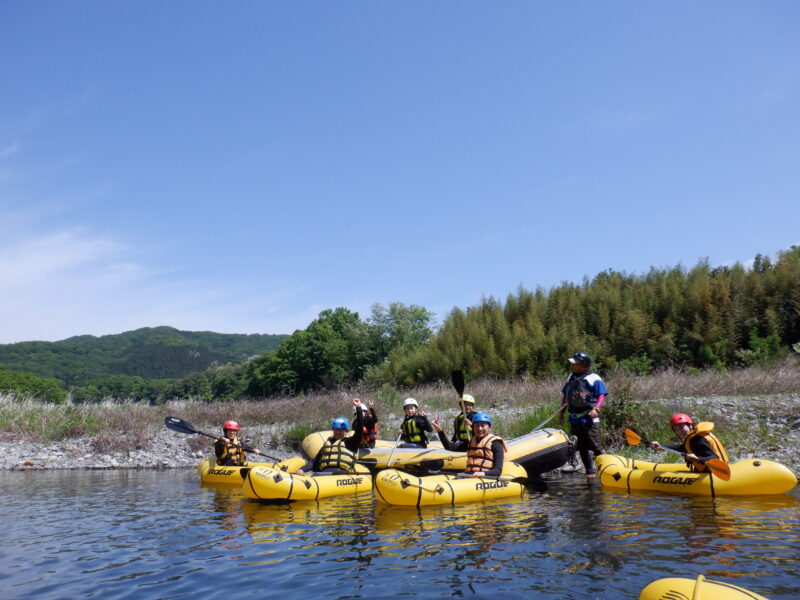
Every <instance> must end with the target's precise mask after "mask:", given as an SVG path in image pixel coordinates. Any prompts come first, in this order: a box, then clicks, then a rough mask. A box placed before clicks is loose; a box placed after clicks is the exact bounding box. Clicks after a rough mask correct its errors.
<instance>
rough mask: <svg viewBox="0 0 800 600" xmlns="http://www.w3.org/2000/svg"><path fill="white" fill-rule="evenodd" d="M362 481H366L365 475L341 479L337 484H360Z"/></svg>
mask: <svg viewBox="0 0 800 600" xmlns="http://www.w3.org/2000/svg"><path fill="white" fill-rule="evenodd" d="M362 481H364V478H363V477H350V478H349V479H340V480H339V481H337V482H336V486H337V487H338V486H340V485H359V484H360V483H361V482H362Z"/></svg>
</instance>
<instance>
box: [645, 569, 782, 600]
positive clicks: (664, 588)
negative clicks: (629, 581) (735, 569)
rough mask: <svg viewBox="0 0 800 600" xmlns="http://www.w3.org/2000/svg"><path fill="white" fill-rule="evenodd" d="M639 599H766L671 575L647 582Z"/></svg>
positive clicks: (716, 583) (728, 586) (702, 579)
mask: <svg viewBox="0 0 800 600" xmlns="http://www.w3.org/2000/svg"><path fill="white" fill-rule="evenodd" d="M639 600H767V598H765V597H764V596H760V595H758V594H756V593H755V592H751V591H749V590H746V589H744V588H740V587H737V586H735V585H731V584H730V583H724V582H722V581H714V580H712V579H706V578H705V577H703V576H702V575H700V576H699V577H698V578H697V579H683V578H679V577H671V578H667V579H658V580H656V581H654V582H653V583H651V584H649V585H648V586H647V587H646V588H644V589H643V590H642V593H641V594H639Z"/></svg>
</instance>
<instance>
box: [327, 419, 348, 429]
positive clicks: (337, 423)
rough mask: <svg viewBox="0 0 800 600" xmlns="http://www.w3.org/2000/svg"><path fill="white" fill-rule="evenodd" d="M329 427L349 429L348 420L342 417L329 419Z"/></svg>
mask: <svg viewBox="0 0 800 600" xmlns="http://www.w3.org/2000/svg"><path fill="white" fill-rule="evenodd" d="M331 429H345V430H346V429H350V421H348V420H347V419H345V418H344V417H336V418H335V419H334V420H333V421H331Z"/></svg>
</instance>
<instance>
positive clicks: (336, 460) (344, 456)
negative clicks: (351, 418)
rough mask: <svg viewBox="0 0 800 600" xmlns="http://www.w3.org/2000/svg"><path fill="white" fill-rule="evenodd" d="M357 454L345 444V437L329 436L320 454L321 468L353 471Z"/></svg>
mask: <svg viewBox="0 0 800 600" xmlns="http://www.w3.org/2000/svg"><path fill="white" fill-rule="evenodd" d="M355 465H356V456H355V454H353V453H352V452H351V451H350V450H349V449H348V448H347V446H345V445H344V438H342V439H340V440H337V439H336V438H334V437H329V438H328V439H327V440H326V441H325V443H324V444H323V446H322V449H321V450H320V454H319V468H320V470H322V471H324V470H325V469H341V470H342V471H347V472H348V473H352V472H353V471H354V470H355Z"/></svg>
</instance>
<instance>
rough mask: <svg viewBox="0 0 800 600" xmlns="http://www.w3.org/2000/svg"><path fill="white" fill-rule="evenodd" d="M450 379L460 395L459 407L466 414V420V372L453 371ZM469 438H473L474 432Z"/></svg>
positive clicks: (470, 433)
mask: <svg viewBox="0 0 800 600" xmlns="http://www.w3.org/2000/svg"><path fill="white" fill-rule="evenodd" d="M450 379H451V380H452V381H453V387H454V388H456V393H457V394H458V405H459V406H460V407H461V412H462V413H464V418H465V419H466V418H467V409H466V408H465V407H464V387H465V382H464V371H453V372H451V373H450ZM469 437H472V431H470V432H469Z"/></svg>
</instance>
